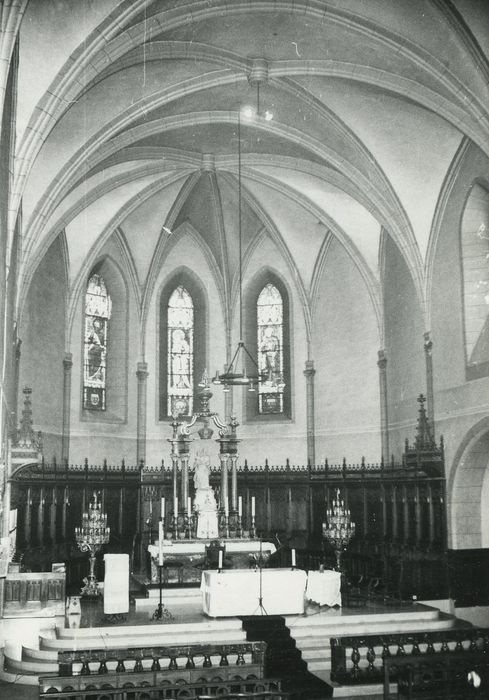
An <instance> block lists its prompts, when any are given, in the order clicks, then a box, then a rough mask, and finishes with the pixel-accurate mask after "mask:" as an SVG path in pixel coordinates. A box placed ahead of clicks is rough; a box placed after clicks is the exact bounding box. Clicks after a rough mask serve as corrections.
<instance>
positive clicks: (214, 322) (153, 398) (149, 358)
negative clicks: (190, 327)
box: [144, 230, 228, 465]
mask: <svg viewBox="0 0 489 700" xmlns="http://www.w3.org/2000/svg"><path fill="white" fill-rule="evenodd" d="M173 236H174V238H173V241H174V242H173V243H172V245H173V247H172V248H171V250H169V252H168V254H167V256H166V258H165V260H164V262H163V264H162V266H161V268H160V270H159V273H158V275H157V278H156V281H155V285H154V288H153V292H152V294H151V299H150V301H149V304H148V312H147V320H146V326H145V328H144V339H145V341H144V344H145V360H146V362H147V363H148V373H149V374H148V380H147V382H148V383H147V433H146V434H147V439H146V462H147V464H151V465H157V464H160V463H161V460H162V459H163V460H164V461H165V462H166V463H170V462H171V460H170V445H169V444H168V442H167V440H168V438H170V437H171V435H172V428H171V426H170V421H169V420H159V390H160V387H159V376H158V375H159V370H158V368H159V342H158V338H159V335H160V328H159V319H160V308H159V307H160V297H161V292H162V289H163V288H164V286H165V285H166V283H167V282H168V281H169V280H170V279H172V278H173V276H174V274H175V271H176V270H178V269H181V268H182V266H184V267H186V268H188V269H189V270H190V271H191V272H193V274H194V275H195V276H196V277H197V278H198V279H199V281H200V283H201V285H202V286H203V288H204V290H205V295H206V307H207V309H206V333H205V336H206V337H205V346H206V347H205V353H206V357H207V369H208V372H209V374H210V375H211V376H212V374H213V373H214V372H215V370H216V369H217V368H218V367H219V368H221V367H223V365H224V362H225V358H226V350H225V340H226V339H225V332H224V328H225V326H224V312H223V307H222V301H221V298H220V295H219V292H218V286H217V281H216V277H215V276H214V274H213V272H212V270H211V267H210V265H209V262H208V260H207V258H206V255H205V252H204V250H203V248H201V247H200V245H199V244H198V242H197V237H196V236H195V235H194V234H192V233H191V232H185V231H184V230H182V231H181V232H176V231H174V233H173ZM199 349H200V348H198V347H195V352H199ZM200 379H201V378H200V377H195V380H196V381H197V382H199V381H200ZM213 394H214V396H213V398H212V399H211V404H210V408H211V410H212V411H217V412H218V413H219V416H220V418H221V420H223V419H224V418H226V419H228V416H225V415H224V395H223V393H222V390H221V389H220V388H219V387H215V389H214V388H213ZM198 427H200V426H198ZM197 429H198V428H197ZM216 433H217V431H216ZM212 447H213V448H214V447H215V450H216V454H217V451H218V448H217V445H216V444H215V443H214V442H213V443H212ZM209 452H211V449H210V448H209Z"/></svg>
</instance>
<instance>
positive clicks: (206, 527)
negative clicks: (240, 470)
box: [194, 450, 219, 539]
mask: <svg viewBox="0 0 489 700" xmlns="http://www.w3.org/2000/svg"><path fill="white" fill-rule="evenodd" d="M210 470H211V460H210V457H209V455H208V454H207V453H206V452H205V451H204V450H202V451H200V452H197V454H196V456H195V459H194V486H195V501H194V507H195V511H196V513H197V538H198V539H213V538H215V537H218V536H219V528H218V524H217V503H216V498H215V496H214V491H213V489H212V487H211V486H210V484H209V475H210Z"/></svg>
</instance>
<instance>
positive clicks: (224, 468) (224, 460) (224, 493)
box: [219, 453, 229, 512]
mask: <svg viewBox="0 0 489 700" xmlns="http://www.w3.org/2000/svg"><path fill="white" fill-rule="evenodd" d="M228 456H229V455H227V454H223V453H221V454H220V456H219V458H220V462H221V503H220V509H221V511H222V512H224V509H225V507H226V505H225V504H226V500H227V501H228V503H229V500H228V498H229V490H228Z"/></svg>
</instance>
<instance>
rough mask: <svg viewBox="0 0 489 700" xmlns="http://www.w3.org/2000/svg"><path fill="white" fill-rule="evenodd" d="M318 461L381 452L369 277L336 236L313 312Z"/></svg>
mask: <svg viewBox="0 0 489 700" xmlns="http://www.w3.org/2000/svg"><path fill="white" fill-rule="evenodd" d="M313 323H314V330H313V358H314V366H315V369H316V376H315V408H316V456H317V459H316V461H317V462H322V461H324V458H325V457H327V458H328V460H329V461H330V462H341V460H342V458H343V457H346V460H347V462H359V461H360V459H361V457H362V456H364V457H365V458H366V460H367V461H371V462H377V461H379V460H380V456H381V445H380V407H379V375H378V368H377V350H378V349H379V332H378V327H377V320H376V316H375V312H374V308H373V305H372V300H371V298H370V296H369V294H368V290H367V288H366V286H365V283H364V281H363V279H362V277H361V275H360V272H359V271H358V269H357V267H356V266H355V264H354V262H353V261H352V259H351V258H350V257H349V256H348V254H347V253H346V251H345V250H344V248H343V247H342V246H341V245H340V243H338V242H336V241H333V242H332V244H331V246H330V249H329V251H328V257H327V259H326V264H325V266H324V271H323V274H322V279H321V281H320V283H319V285H318V291H317V298H316V299H315V305H314V316H313Z"/></svg>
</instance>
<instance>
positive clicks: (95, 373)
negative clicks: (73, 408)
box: [83, 274, 112, 411]
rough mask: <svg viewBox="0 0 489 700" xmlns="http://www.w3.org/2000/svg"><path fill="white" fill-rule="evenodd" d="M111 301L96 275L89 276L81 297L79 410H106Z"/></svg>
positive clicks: (103, 284) (98, 276) (101, 279)
mask: <svg viewBox="0 0 489 700" xmlns="http://www.w3.org/2000/svg"><path fill="white" fill-rule="evenodd" d="M111 311H112V301H111V298H110V296H109V294H108V292H107V288H106V286H105V282H104V280H103V278H102V277H101V276H100V275H96V274H95V275H92V276H91V277H90V279H89V280H88V285H87V290H86V293H85V319H84V321H85V325H84V357H83V407H84V408H85V409H87V410H90V411H105V409H106V390H107V386H106V379H107V338H108V332H109V319H110V316H111Z"/></svg>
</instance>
